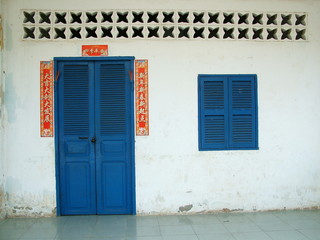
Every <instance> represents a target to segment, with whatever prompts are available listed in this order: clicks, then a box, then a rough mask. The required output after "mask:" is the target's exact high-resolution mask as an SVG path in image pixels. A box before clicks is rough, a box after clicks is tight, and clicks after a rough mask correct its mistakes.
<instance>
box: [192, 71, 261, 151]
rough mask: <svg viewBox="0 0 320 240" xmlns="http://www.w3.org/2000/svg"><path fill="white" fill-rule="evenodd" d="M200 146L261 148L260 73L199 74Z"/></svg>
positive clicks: (244, 148) (225, 148)
mask: <svg viewBox="0 0 320 240" xmlns="http://www.w3.org/2000/svg"><path fill="white" fill-rule="evenodd" d="M198 99H199V100H198V101H199V150H200V151H208V150H241V149H243V150H250V149H258V123H257V119H258V114H257V76H256V75H253V74H246V75H204V74H200V75H198Z"/></svg>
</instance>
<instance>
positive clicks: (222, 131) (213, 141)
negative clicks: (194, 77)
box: [198, 75, 228, 150]
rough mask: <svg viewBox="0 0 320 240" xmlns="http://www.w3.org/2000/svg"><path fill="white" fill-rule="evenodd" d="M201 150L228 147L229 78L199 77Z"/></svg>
mask: <svg viewBox="0 0 320 240" xmlns="http://www.w3.org/2000/svg"><path fill="white" fill-rule="evenodd" d="M198 84H199V85H198V86H199V149H200V150H211V149H225V148H226V147H227V138H228V135H227V131H226V130H227V124H228V121H227V96H226V94H227V78H226V77H224V76H208V75H199V78H198Z"/></svg>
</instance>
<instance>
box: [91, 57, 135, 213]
mask: <svg viewBox="0 0 320 240" xmlns="http://www.w3.org/2000/svg"><path fill="white" fill-rule="evenodd" d="M129 70H130V68H129V64H128V63H125V62H118V63H113V62H109V63H105V62H101V63H98V64H97V65H96V71H95V72H96V77H97V81H96V89H97V91H96V116H97V120H96V122H97V124H96V126H97V140H98V141H97V182H98V184H97V192H98V199H99V201H98V213H99V214H128V213H131V212H132V197H131V195H132V194H131V192H130V191H131V185H130V184H131V161H130V159H131V147H130V139H131V138H130V121H131V120H130V119H131V115H130V111H129V108H130V105H129V103H130V101H129V99H130V94H131V88H130V84H131V83H130V79H129Z"/></svg>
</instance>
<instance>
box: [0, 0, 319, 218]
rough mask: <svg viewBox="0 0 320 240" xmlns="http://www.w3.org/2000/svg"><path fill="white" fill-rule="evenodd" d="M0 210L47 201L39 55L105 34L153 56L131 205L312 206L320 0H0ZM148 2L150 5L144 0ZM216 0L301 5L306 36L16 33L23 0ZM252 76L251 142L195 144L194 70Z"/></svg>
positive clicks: (289, 8)
mask: <svg viewBox="0 0 320 240" xmlns="http://www.w3.org/2000/svg"><path fill="white" fill-rule="evenodd" d="M5 2H6V3H5V5H4V12H5V13H7V14H6V15H5V22H4V26H5V34H6V35H5V36H6V38H5V50H4V58H5V61H4V62H3V64H4V67H3V70H4V71H5V75H4V83H5V84H4V85H5V89H4V91H5V98H4V107H5V116H4V117H3V120H4V121H5V122H4V126H5V141H4V143H3V144H4V151H5V153H4V154H5V159H4V163H3V164H4V165H5V168H4V169H5V173H6V184H5V192H6V194H7V196H8V197H7V199H8V201H7V207H6V211H7V213H8V215H9V216H13V215H51V214H53V212H54V211H55V206H56V202H55V195H56V190H55V170H54V162H55V159H54V139H53V138H41V137H40V136H39V62H40V61H41V60H49V59H52V58H53V57H55V56H80V49H81V45H83V44H108V45H109V55H111V56H122V55H125V56H135V57H136V58H147V59H149V84H150V90H149V91H150V92H149V94H150V136H148V137H136V188H137V189H136V194H137V196H136V198H137V213H138V214H149V213H164V214H165V213H177V212H178V211H179V208H180V209H183V208H181V207H183V206H187V205H192V208H191V209H190V211H189V213H194V212H200V211H219V210H222V209H230V210H233V209H243V210H245V211H252V210H255V209H256V210H270V209H282V208H287V209H290V208H305V207H306V208H308V207H317V206H320V184H319V183H320V174H319V173H320V148H319V144H320V126H319V122H320V113H319V112H320V111H319V103H320V95H319V89H320V82H319V81H318V78H319V75H320V68H319V65H320V55H319V52H320V44H319V43H320V33H319V29H318V26H319V24H318V23H319V22H320V12H319V10H320V2H319V1H312V0H309V1H308V0H306V1H289V0H282V1H275V0H273V1H270V0H269V1H254V0H252V1H250V0H248V1H239V0H229V1H218V0H217V1H207V0H198V1H187V0H185V1H182V0H181V1H180V0H179V1H174V2H173V1H169V0H165V1H147V0H138V1H125V0H118V1H99V0H92V1H90V2H88V1H81V2H79V1H75V0H70V1H61V0H59V1H50V2H49V1H37V0H29V1H23V0H14V1H5ZM150 2H152V4H151V3H150ZM123 6H126V7H125V8H126V9H199V10H203V9H212V10H232V11H268V12H279V11H283V12H307V13H308V17H309V21H308V31H309V40H308V41H307V42H273V41H270V42H265V41H261V42H259V41H228V40H221V41H206V40H203V41H193V40H173V41H159V40H122V41H117V40H110V41H107V42H106V41H94V40H89V41H48V42H45V41H42V42H32V41H22V40H21V39H22V38H21V36H22V35H23V33H22V26H21V23H22V19H21V18H18V17H17V16H19V15H20V10H21V9H48V10H56V9H63V10H74V9H77V10H78V9H79V10H81V9H83V10H93V9H122V8H123ZM200 73H209V74H215V73H221V74H232V73H241V74H242V73H250V74H257V75H258V102H259V147H260V150H257V151H213V152H199V151H198V150H197V146H198V142H197V139H198V130H197V129H198V122H197V121H198V116H197V75H198V74H200Z"/></svg>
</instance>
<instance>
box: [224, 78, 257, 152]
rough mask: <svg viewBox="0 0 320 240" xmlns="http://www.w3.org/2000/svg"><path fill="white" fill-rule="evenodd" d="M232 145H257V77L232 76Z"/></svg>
mask: <svg viewBox="0 0 320 240" xmlns="http://www.w3.org/2000/svg"><path fill="white" fill-rule="evenodd" d="M229 93H230V96H231V102H230V139H231V141H230V147H233V148H234V147H236V148H254V147H255V146H256V131H255V129H256V126H255V124H256V106H255V77H254V76H249V75H247V76H233V77H230V88H229Z"/></svg>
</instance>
